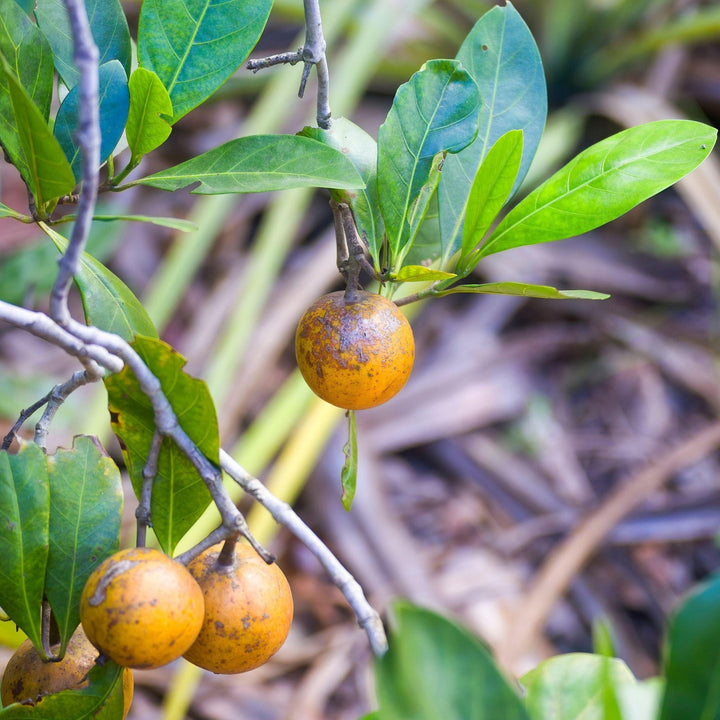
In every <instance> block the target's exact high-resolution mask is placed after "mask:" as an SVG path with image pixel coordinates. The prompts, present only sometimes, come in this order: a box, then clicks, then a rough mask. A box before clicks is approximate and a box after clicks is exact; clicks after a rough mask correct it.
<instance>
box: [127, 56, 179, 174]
mask: <svg viewBox="0 0 720 720" xmlns="http://www.w3.org/2000/svg"><path fill="white" fill-rule="evenodd" d="M129 87H130V112H129V114H128V118H127V129H126V132H127V140H128V145H129V146H130V152H131V153H132V157H131V158H130V165H131V166H133V167H134V166H136V165H137V164H138V163H139V162H140V159H141V158H142V157H143V155H146V154H147V153H149V152H150V151H151V150H154V149H155V148H157V147H160V145H162V144H163V143H164V142H165V141H166V140H167V139H168V137H169V136H170V133H171V132H172V128H171V127H170V123H169V122H168V120H169V118H171V117H172V112H173V107H172V101H171V100H170V95H168V92H167V90H166V89H165V86H164V85H163V84H162V82H161V81H160V78H159V77H158V76H157V75H156V74H155V73H154V72H152V71H151V70H147V69H145V68H137V69H136V70H135V72H134V73H133V74H132V75H131V76H130V83H129ZM166 118H168V119H166Z"/></svg>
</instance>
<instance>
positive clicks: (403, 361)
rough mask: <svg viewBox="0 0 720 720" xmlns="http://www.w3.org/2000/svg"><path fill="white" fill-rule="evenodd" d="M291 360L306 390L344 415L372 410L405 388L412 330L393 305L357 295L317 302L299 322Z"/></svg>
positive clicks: (328, 297) (412, 350)
mask: <svg viewBox="0 0 720 720" xmlns="http://www.w3.org/2000/svg"><path fill="white" fill-rule="evenodd" d="M295 355H296V358H297V362H298V366H299V368H300V372H301V373H302V375H303V377H304V378H305V381H306V382H307V384H308V385H309V386H310V388H311V389H312V391H313V392H314V393H315V394H316V395H319V396H320V397H321V398H322V399H323V400H325V401H327V402H329V403H330V404H332V405H337V406H338V407H341V408H345V409H346V410H364V409H366V408H371V407H375V406H376V405H381V404H382V403H384V402H386V401H387V400H389V399H390V398H391V397H393V396H394V395H396V394H397V393H398V392H399V391H400V389H401V388H402V387H403V385H405V383H406V381H407V379H408V377H410V372H411V371H412V367H413V361H414V359H415V341H414V339H413V332H412V328H411V327H410V323H409V322H408V321H407V318H406V317H405V316H404V315H403V314H402V312H401V311H400V309H399V308H398V306H397V305H396V304H395V303H394V302H392V301H391V300H388V299H387V298H385V297H382V296H381V295H377V294H376V293H370V292H366V291H364V290H363V291H358V292H356V293H355V294H354V296H353V298H352V299H350V300H349V299H347V298H346V296H345V293H344V292H333V293H329V294H327V295H323V296H322V297H321V298H318V299H317V300H316V301H315V302H314V303H313V304H312V305H311V306H310V307H309V308H308V309H307V310H306V311H305V314H304V315H303V316H302V318H301V319H300V323H299V324H298V328H297V332H296V333H295Z"/></svg>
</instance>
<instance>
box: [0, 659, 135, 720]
mask: <svg viewBox="0 0 720 720" xmlns="http://www.w3.org/2000/svg"><path fill="white" fill-rule="evenodd" d="M123 671H124V668H121V667H120V666H119V665H116V664H115V663H114V662H112V661H111V660H107V661H106V662H105V663H104V664H103V665H96V666H95V667H93V669H92V670H91V671H90V674H89V676H88V679H89V684H88V686H87V687H84V688H83V689H82V690H64V691H63V692H59V693H55V694H54V695H46V696H45V697H43V698H42V700H41V701H40V702H38V703H37V704H36V705H19V704H17V703H14V704H12V705H8V706H7V707H6V708H4V709H3V710H0V718H1V719H2V720H25V719H26V718H27V719H28V720H71V719H72V720H117V719H118V718H120V717H122V711H123V694H122V678H123Z"/></svg>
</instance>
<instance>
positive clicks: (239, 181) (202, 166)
mask: <svg viewBox="0 0 720 720" xmlns="http://www.w3.org/2000/svg"><path fill="white" fill-rule="evenodd" d="M135 183H136V184H141V185H150V186H151V187H156V188H160V189H161V190H178V189H179V188H183V187H186V186H187V185H192V184H194V183H199V185H198V187H196V188H195V189H194V190H193V192H194V193H200V194H208V195H212V194H218V193H251V192H265V191H269V190H288V189H290V188H298V187H324V188H344V189H357V188H361V187H363V184H364V183H363V180H362V178H361V177H360V174H359V173H358V171H357V170H356V169H355V167H354V166H353V164H352V162H350V160H348V158H346V157H345V156H344V155H343V154H342V153H341V152H339V151H337V150H334V149H333V148H331V147H328V146H327V145H323V143H320V142H317V141H316V140H311V139H310V138H306V137H302V136H300V135H250V136H247V137H242V138H237V139H236V140H231V141H230V142H227V143H225V144H224V145H221V146H220V147H217V148H214V149H213V150H210V151H208V152H206V153H203V154H202V155H198V156H197V157H195V158H192V159H191V160H186V161H185V162H183V163H180V164H179V165H175V167H171V168H169V169H168V170H162V171H160V172H157V173H155V174H154V175H149V176H148V177H144V178H141V179H139V180H136V181H135Z"/></svg>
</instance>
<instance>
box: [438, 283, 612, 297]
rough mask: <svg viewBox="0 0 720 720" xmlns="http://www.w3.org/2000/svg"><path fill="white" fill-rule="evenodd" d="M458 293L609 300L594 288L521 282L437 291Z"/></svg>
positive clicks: (462, 286)
mask: <svg viewBox="0 0 720 720" xmlns="http://www.w3.org/2000/svg"><path fill="white" fill-rule="evenodd" d="M456 293H479V294H490V295H520V296H521V297H533V298H543V299H544V300H607V298H609V297H610V296H609V295H606V294H605V293H599V292H594V291H593V290H558V289H557V288H554V287H550V286H549V285H530V284H528V283H521V282H497V283H479V284H468V285H458V286H457V287H452V288H449V289H447V290H442V291H439V292H437V293H436V296H439V297H442V296H444V295H454V294H456Z"/></svg>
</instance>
